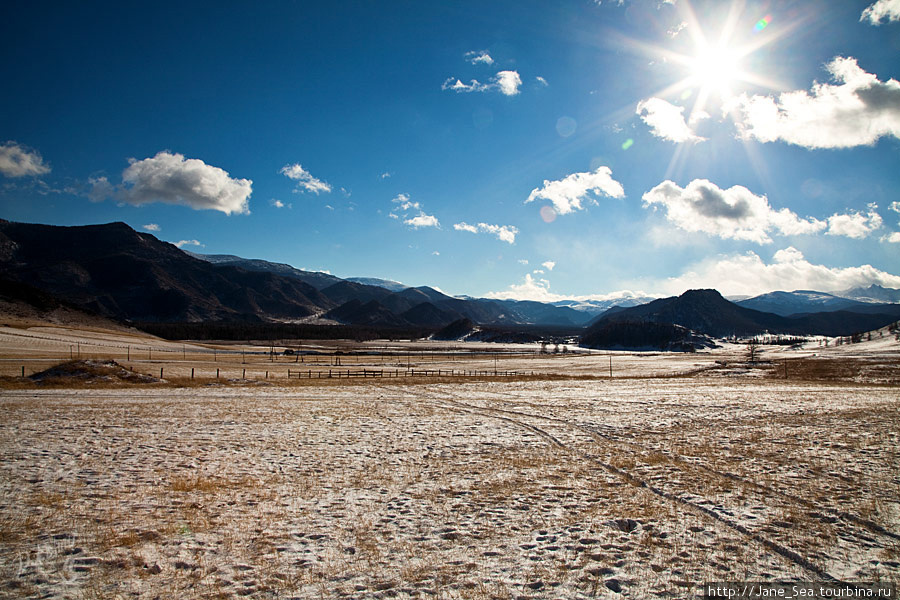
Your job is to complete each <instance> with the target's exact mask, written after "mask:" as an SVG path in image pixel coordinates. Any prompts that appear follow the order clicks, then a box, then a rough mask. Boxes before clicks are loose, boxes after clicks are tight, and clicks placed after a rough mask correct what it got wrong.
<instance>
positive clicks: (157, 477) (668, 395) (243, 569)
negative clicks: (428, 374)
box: [0, 377, 900, 598]
mask: <svg viewBox="0 0 900 600" xmlns="http://www.w3.org/2000/svg"><path fill="white" fill-rule="evenodd" d="M0 410H2V412H3V420H2V424H0V458H2V460H0V465H2V466H0V473H2V476H0V486H2V487H0V519H2V521H0V526H2V537H0V582H2V583H0V593H2V594H3V595H5V596H8V597H26V596H28V597H39V596H41V595H44V594H48V595H50V596H53V597H65V596H68V597H72V598H81V597H86V598H115V597H140V598H155V597H163V598H165V597H181V598H218V597H239V596H252V597H262V598H293V597H296V598H323V597H324V598H331V597H412V598H418V597H423V598H434V597H444V598H457V597H458V598H518V597H541V598H543V597H548V598H550V597H553V598H556V597H561V598H577V597H594V596H596V595H599V596H608V597H619V596H622V597H631V598H645V597H670V598H681V597H685V596H687V595H689V594H691V593H693V590H692V589H691V588H692V586H696V585H698V584H701V583H702V582H704V581H723V580H746V579H750V580H774V579H798V580H805V581H809V580H824V579H827V578H830V577H834V578H837V579H841V580H849V581H874V580H892V581H897V580H898V579H900V503H898V502H900V469H898V466H900V456H898V450H897V447H898V442H900V439H898V438H900V412H898V393H897V390H896V389H894V388H889V387H867V386H855V385H845V384H838V385H833V384H810V383H806V384H800V383H790V382H781V381H777V380H771V381H770V380H762V381H759V380H757V381H754V380H741V379H735V378H733V377H704V378H677V379H668V378H653V379H631V380H612V381H579V380H570V381H543V382H541V381H530V382H493V383H486V382H480V383H451V384H447V383H444V384H419V385H407V384H402V383H401V384H396V383H394V382H376V383H372V382H369V383H368V384H366V385H342V386H335V385H332V386H323V387H304V388H295V389H292V388H289V387H277V386H272V387H253V388H234V387H214V386H213V387H196V388H182V389H171V388H156V389H152V388H149V389H148V388H135V389H133V390H118V389H103V390H90V391H87V390H78V391H74V390H7V391H4V392H3V393H2V399H0Z"/></svg>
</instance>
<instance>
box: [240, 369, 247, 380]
mask: <svg viewBox="0 0 900 600" xmlns="http://www.w3.org/2000/svg"><path fill="white" fill-rule="evenodd" d="M241 379H247V369H244V370H242V371H241Z"/></svg>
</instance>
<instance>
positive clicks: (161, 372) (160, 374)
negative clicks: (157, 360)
mask: <svg viewBox="0 0 900 600" xmlns="http://www.w3.org/2000/svg"><path fill="white" fill-rule="evenodd" d="M162 376H163V368H162V367H160V368H159V378H160V379H162Z"/></svg>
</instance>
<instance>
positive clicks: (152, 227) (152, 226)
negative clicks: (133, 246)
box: [142, 223, 162, 231]
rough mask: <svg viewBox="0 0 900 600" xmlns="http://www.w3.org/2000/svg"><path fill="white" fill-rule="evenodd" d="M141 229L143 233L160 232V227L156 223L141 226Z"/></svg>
mask: <svg viewBox="0 0 900 600" xmlns="http://www.w3.org/2000/svg"><path fill="white" fill-rule="evenodd" d="M142 229H144V230H145V231H162V227H160V226H159V225H157V224H156V223H147V224H146V225H144V226H142Z"/></svg>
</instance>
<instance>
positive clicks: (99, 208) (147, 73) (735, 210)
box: [0, 0, 900, 300]
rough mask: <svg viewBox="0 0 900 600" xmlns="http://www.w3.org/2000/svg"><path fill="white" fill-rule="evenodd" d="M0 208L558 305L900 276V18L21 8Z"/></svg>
mask: <svg viewBox="0 0 900 600" xmlns="http://www.w3.org/2000/svg"><path fill="white" fill-rule="evenodd" d="M0 46H2V53H3V56H4V60H3V63H2V65H0V81H2V82H3V89H4V93H3V94H2V96H0V217H2V218H6V219H10V220H16V221H27V222H42V223H51V224H59V225H79V224H87V223H100V222H110V221H124V222H126V223H128V224H129V225H131V226H132V227H134V228H135V229H137V230H139V231H150V232H152V233H153V234H154V235H156V236H157V237H159V238H160V239H163V240H166V241H170V242H172V243H180V244H181V246H182V247H183V248H184V249H186V250H191V251H195V252H203V253H227V254H237V255H240V256H244V257H247V258H263V259H266V260H271V261H276V262H285V263H289V264H292V265H294V266H296V267H298V268H304V269H310V270H324V271H328V272H330V273H332V274H335V275H338V276H342V277H349V276H371V277H382V278H388V279H395V280H399V281H402V282H404V283H407V284H410V285H426V284H427V285H432V286H435V287H438V288H440V289H442V290H444V291H446V292H448V293H453V294H468V295H473V296H497V297H518V298H531V299H539V300H553V299H559V298H562V297H606V296H608V295H611V294H612V295H616V294H619V295H627V294H628V293H646V294H658V295H668V294H676V293H680V292H682V291H684V290H685V289H688V288H692V287H716V288H718V289H720V290H721V291H723V292H724V293H727V294H755V293H762V292H766V291H771V290H776V289H782V290H793V289H819V290H823V291H837V290H840V289H846V288H849V287H853V286H856V285H869V284H871V283H878V284H881V285H885V286H891V287H900V191H898V190H900V164H898V163H900V83H898V82H897V79H898V78H900V60H898V56H900V0H879V1H878V2H874V1H873V0H866V1H859V2H857V1H854V0H839V1H832V2H827V1H809V2H799V1H793V2H774V1H768V2H754V1H752V0H748V1H746V2H739V3H738V2H736V3H734V4H731V3H729V2H724V1H716V2H699V1H694V2H688V0H675V1H674V2H673V1H671V0H669V1H662V0H624V1H623V2H618V1H610V0H604V1H603V2H598V1H596V0H572V1H564V2H557V3H548V2H539V1H533V2H532V1H521V0H517V1H509V2H504V1H498V2H468V1H456V2H424V3H423V2H386V3H374V2H329V3H312V2H302V1H300V2H265V3H230V2H224V3H223V2H217V3H201V2H182V3H177V4H176V3H162V4H158V5H157V4H153V5H149V4H141V5H133V4H131V3H110V4H105V3H99V2H98V3H90V4H89V5H78V4H73V3H43V2H28V3H15V4H13V5H11V6H9V7H7V8H6V12H5V15H4V21H3V23H0Z"/></svg>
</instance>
